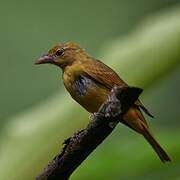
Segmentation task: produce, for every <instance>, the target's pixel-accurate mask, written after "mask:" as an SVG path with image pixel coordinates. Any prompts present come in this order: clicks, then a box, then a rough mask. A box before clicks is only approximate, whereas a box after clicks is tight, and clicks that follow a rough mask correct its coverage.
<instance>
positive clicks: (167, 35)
mask: <svg viewBox="0 0 180 180" xmlns="http://www.w3.org/2000/svg"><path fill="white" fill-rule="evenodd" d="M60 2H61V4H59V6H57V4H58V3H59V1H53V3H52V4H51V5H52V6H50V7H49V4H48V3H47V2H44V1H43V2H42V1H38V2H36V3H35V4H33V5H32V4H31V3H30V2H29V3H25V2H24V1H20V0H19V1H16V2H12V3H11V4H9V6H8V10H9V12H16V15H15V16H13V13H8V14H7V17H6V18H7V19H8V21H6V22H4V24H5V26H3V27H2V29H1V31H2V32H3V33H4V34H6V35H7V36H4V35H3V33H1V36H2V37H1V39H2V41H3V42H4V44H3V45H1V46H2V47H1V48H2V58H4V59H7V61H3V62H2V63H3V66H1V67H0V68H1V69H0V70H1V76H0V78H1V82H2V88H1V94H2V95H3V94H6V95H4V96H3V97H2V100H1V102H0V103H1V107H2V108H1V111H2V113H1V120H2V122H3V121H4V123H5V126H4V128H3V130H2V131H1V138H0V141H1V144H0V179H3V180H6V179H7V180H9V179H10V180H11V179H12V180H21V179H27V180H28V179H33V178H34V177H35V176H36V175H37V174H38V173H39V172H40V170H41V169H42V168H43V167H44V166H45V165H46V164H47V162H48V160H50V159H51V158H52V157H53V156H54V155H55V154H56V152H57V151H58V150H59V147H60V144H61V143H62V142H63V140H64V139H65V138H66V137H68V136H70V135H71V134H72V133H73V132H74V131H75V130H77V129H79V128H82V127H83V126H85V125H86V124H87V119H88V116H87V113H86V112H85V111H84V110H83V109H82V108H81V107H79V106H78V105H77V104H76V103H75V102H74V101H72V100H71V99H70V97H69V96H66V95H65V92H64V89H62V88H61V90H60V92H59V93H58V95H54V97H51V98H50V97H49V98H48V96H50V95H51V94H53V93H54V92H55V91H56V89H58V91H59V89H60V87H59V85H58V84H59V82H58V81H57V79H59V76H58V75H57V74H58V70H56V71H55V70H54V68H52V67H46V68H45V67H44V68H43V67H38V68H37V67H34V66H33V64H32V61H31V60H30V59H33V58H35V57H36V56H38V55H39V51H41V50H42V52H43V51H46V50H43V49H41V48H42V47H44V48H45V49H48V48H49V46H51V43H52V42H53V43H54V41H55V42H57V41H58V40H59V38H61V37H62V39H60V40H61V41H62V40H66V41H67V39H70V40H71V41H76V42H81V43H80V44H81V46H83V47H86V48H88V49H90V52H91V51H92V52H93V51H95V53H97V52H98V50H100V44H104V46H103V47H102V48H101V53H99V56H98V57H99V58H100V59H104V60H106V63H107V64H109V65H110V66H112V67H113V68H114V69H115V70H116V71H117V72H118V73H119V74H121V75H122V77H123V79H126V80H127V81H128V82H129V83H130V84H131V85H135V86H137V85H138V86H141V87H146V89H147V88H149V89H152V88H153V86H152V85H153V84H154V83H155V82H159V80H160V79H161V78H162V77H164V76H167V74H168V72H170V71H172V70H173V69H174V68H175V67H176V66H178V65H179V62H180V61H179V57H180V52H179V49H178V48H179V47H180V38H179V37H180V21H179V19H180V6H179V5H176V7H174V8H170V9H167V10H166V11H165V12H161V13H159V14H158V15H153V16H150V17H149V18H148V19H147V18H146V19H145V20H143V21H142V22H141V24H140V25H139V26H137V28H135V29H134V30H133V31H130V32H129V33H128V34H127V35H124V36H122V34H123V33H124V32H125V31H126V30H127V29H130V28H131V27H133V25H134V24H135V23H136V22H137V21H138V20H139V19H140V17H142V16H143V15H147V14H149V13H150V12H151V13H152V12H153V11H155V10H159V9H161V8H162V7H167V6H169V4H173V3H175V2H178V1H167V2H165V1H161V0H159V1H155V0H152V1H143V0H137V1H136V7H138V10H137V9H136V8H134V4H132V1H131V2H130V1H126V2H124V1H115V0H114V1H109V2H107V3H104V1H87V0H86V1H76V2H75V1H74V2H71V4H70V3H69V2H68V1H60ZM2 4H3V5H4V6H5V7H4V6H1V7H0V8H1V9H2V11H1V13H2V12H3V9H4V10H5V9H7V5H8V4H7V3H6V2H2ZM102 4H103V7H102ZM18 5H21V10H20V11H19V9H18ZM118 5H119V6H118ZM120 5H122V7H121V6H120ZM82 7H84V9H83V8H82ZM120 7H121V8H120ZM51 8H52V9H51ZM119 8H120V9H121V10H120V9H119ZM123 8H124V9H123ZM87 9H93V13H92V11H87ZM32 12H33V13H32ZM48 12H50V13H48ZM107 12H111V13H107ZM121 13H122V14H121ZM125 13H127V14H126V15H124V14H125ZM97 14H98V16H97ZM75 15H76V16H75ZM84 15H86V20H88V21H85V18H84ZM31 16H32V17H31ZM35 17H36V18H35ZM115 17H119V18H121V19H119V22H121V23H118V25H117V18H115ZM0 18H2V16H0ZM17 18H18V21H17ZM32 18H34V19H33V21H32ZM74 18H75V20H74ZM72 19H73V21H72ZM82 26H83V27H82ZM122 26H123V27H122ZM72 27H73V28H72ZM11 28H13V31H14V34H15V36H14V37H12V32H11V31H12V29H11ZM46 29H48V30H46ZM120 34H121V37H120V38H116V37H117V36H119V35H120ZM26 37H27V38H28V39H27V38H26ZM64 37H68V38H64ZM97 37H98V38H97ZM63 38H64V39H63ZM114 38H115V39H116V40H112V39H114ZM27 40H28V42H27ZM32 44H33V45H32ZM44 44H50V45H48V47H45V46H44ZM7 49H8V51H7ZM9 50H11V51H10V52H9ZM7 52H8V53H7ZM32 54H34V56H33V57H32ZM90 54H93V53H90ZM18 58H19V60H17V59H18ZM177 70H178V71H177V72H176V73H175V75H174V76H175V77H176V78H175V79H177V80H179V69H177ZM7 73H8V75H6V76H5V74H7ZM166 80H167V79H165V80H164V81H166ZM169 81H170V80H169ZM10 82H11V83H10ZM57 82H58V83H57ZM166 84H167V83H166ZM171 84H172V83H171ZM175 85H176V84H175ZM154 86H158V85H157V84H155V85H154ZM166 86H168V85H166ZM150 87H151V88H150ZM162 87H163V90H164V86H162ZM156 89H158V88H156ZM163 90H160V91H159V94H161V93H162V92H163ZM168 90H171V93H173V94H174V97H177V96H179V95H178V87H177V88H176V89H173V90H172V89H171V87H170V88H168ZM149 91H150V90H149ZM152 93H153V92H149V94H152ZM166 94H167V93H166ZM153 96H154V101H153V100H152V99H153ZM153 96H152V95H151V96H149V97H148V96H146V97H145V98H144V99H145V101H149V102H150V104H152V105H153V103H154V102H157V103H159V102H158V101H157V100H156V94H155V95H153ZM7 97H8V98H7ZM160 97H161V98H164V96H160ZM27 98H28V101H27ZM44 98H45V100H44V101H42V99H44ZM148 99H149V100H148ZM170 99H172V98H171V96H170V95H169V97H166V101H167V102H165V98H164V99H161V100H160V101H161V102H160V103H159V104H161V107H164V106H163V104H167V105H168V102H169V101H170ZM37 101H42V102H41V103H40V104H38V105H34V106H32V108H29V110H24V108H25V107H28V106H31V105H33V104H35V103H36V102H37ZM165 108H166V109H165V111H167V112H168V113H169V114H171V112H172V111H170V110H171V109H177V108H178V107H177V108H176V107H173V108H172V107H171V108H169V107H165ZM169 109H170V110H169ZM18 111H21V113H19V114H17V115H13V114H14V113H15V112H18ZM161 111H162V113H161V114H164V113H163V112H164V110H163V109H162V110H161ZM153 112H154V109H153ZM173 112H174V113H175V115H174V119H173V120H171V122H174V123H175V125H174V127H171V128H170V127H169V125H168V126H165V127H164V128H162V124H159V126H158V127H160V128H157V127H156V128H154V130H155V133H154V134H155V135H156V136H157V137H159V138H158V139H160V142H161V144H162V145H165V147H166V149H168V152H169V153H170V155H171V156H172V158H173V159H174V161H175V162H173V163H171V164H167V165H162V164H161V162H159V160H158V158H157V157H156V155H155V154H154V152H153V150H152V149H151V148H150V147H149V146H148V145H146V143H145V142H144V140H143V138H141V137H139V136H138V135H137V134H133V133H131V131H128V132H123V131H125V130H124V129H125V128H124V126H122V127H121V126H119V127H118V128H117V129H116V130H115V132H114V133H113V134H112V136H111V137H109V138H107V140H106V141H105V143H103V144H102V145H101V146H100V147H99V148H98V149H97V150H96V151H95V152H94V153H93V154H92V155H91V156H90V157H89V158H88V159H87V160H86V161H85V162H84V163H83V164H82V165H81V166H80V167H79V168H78V170H77V171H76V172H75V173H74V174H73V176H72V178H71V179H74V180H76V179H77V180H79V179H120V178H122V179H132V178H133V179H178V178H179V177H180V175H179V166H180V164H179V162H180V155H179V151H180V143H179V142H177V137H178V136H179V135H180V134H179V132H178V127H176V118H178V116H179V113H178V112H175V111H173ZM156 114H157V113H156ZM12 115H13V116H12ZM7 116H12V118H8V119H5V117H7ZM169 116H170V115H169ZM159 120H160V121H163V120H164V119H163V118H162V117H161V116H159V117H158V121H159ZM152 122H153V121H152ZM151 124H152V123H151ZM153 124H154V122H153ZM159 129H161V131H159ZM112 147H113V148H112ZM151 152H152V153H151Z"/></svg>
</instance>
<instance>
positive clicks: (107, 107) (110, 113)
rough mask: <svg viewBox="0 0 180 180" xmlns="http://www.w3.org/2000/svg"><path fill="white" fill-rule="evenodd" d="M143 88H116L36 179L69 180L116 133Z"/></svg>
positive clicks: (65, 142)
mask: <svg viewBox="0 0 180 180" xmlns="http://www.w3.org/2000/svg"><path fill="white" fill-rule="evenodd" d="M141 92H142V89H139V88H135V87H114V88H113V89H112V91H111V93H110V95H109V97H108V98H107V100H106V102H105V103H104V104H103V105H102V106H101V107H100V109H99V111H98V112H97V113H94V115H93V118H92V120H91V121H90V122H89V124H88V126H87V127H86V128H85V129H83V130H81V131H78V132H76V133H74V135H73V136H71V137H70V138H68V139H67V140H65V141H64V143H63V144H65V146H64V147H63V149H62V150H61V152H59V153H58V154H57V155H56V156H55V157H54V159H53V160H51V161H50V162H49V163H48V165H47V167H45V169H44V170H43V172H42V173H41V174H40V175H39V176H38V177H37V178H36V180H57V179H61V180H68V179H69V177H70V175H71V174H72V173H73V171H74V170H75V169H76V168H77V167H78V166H79V165H80V164H81V163H82V162H83V161H84V160H85V159H86V158H87V157H88V155H89V154H90V153H91V152H92V151H93V150H94V149H96V147H97V146H98V145H99V144H101V143H102V141H103V140H104V139H105V138H106V137H107V136H108V135H109V134H110V133H111V132H112V131H113V129H114V128H115V127H116V125H117V124H118V122H120V121H123V119H122V116H123V114H124V113H125V112H127V110H128V109H129V108H130V106H132V105H133V104H134V102H135V101H136V100H137V99H138V96H139V95H140V93H141Z"/></svg>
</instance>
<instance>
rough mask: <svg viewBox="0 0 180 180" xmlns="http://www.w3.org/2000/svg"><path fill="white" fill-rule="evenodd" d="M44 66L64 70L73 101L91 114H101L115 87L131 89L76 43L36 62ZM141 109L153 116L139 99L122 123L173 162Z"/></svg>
mask: <svg viewBox="0 0 180 180" xmlns="http://www.w3.org/2000/svg"><path fill="white" fill-rule="evenodd" d="M43 63H51V64H55V65H57V66H59V67H60V68H61V69H62V70H63V80H64V85H65V87H66V89H67V90H68V92H69V93H70V94H71V96H72V98H73V99H75V100H76V101H77V102H78V103H79V104H80V105H82V106H83V107H84V108H85V109H86V110H87V111H89V112H91V113H93V112H97V111H98V109H99V107H100V106H101V104H102V103H103V102H104V101H105V100H106V98H107V96H108V94H109V93H110V91H111V89H112V88H113V87H114V86H128V85H127V84H126V83H125V82H124V81H123V80H122V79H121V78H120V77H119V76H118V75H117V73H116V72H115V71H114V70H112V69H111V68H110V67H108V66H107V65H105V64H103V63H102V62H101V61H99V60H96V59H94V58H92V57H90V56H89V55H88V54H87V53H86V52H85V50H84V49H81V48H80V47H79V46H78V45H76V44H74V43H66V44H58V45H56V46H55V47H54V48H52V49H51V50H50V51H49V52H48V54H46V55H43V56H42V57H41V58H40V59H39V60H38V61H37V64H43ZM141 110H143V111H144V112H145V113H147V114H148V115H150V116H152V115H151V114H150V113H149V112H148V110H147V109H146V108H145V107H144V106H143V104H142V103H141V102H140V101H139V100H137V101H136V102H135V104H134V105H133V106H132V107H131V108H130V109H129V110H128V112H127V113H126V114H125V115H124V117H123V119H124V122H123V123H124V124H125V125H127V126H128V127H130V128H131V129H133V130H135V131H136V132H138V133H140V134H142V135H143V136H144V137H145V138H146V140H147V141H148V142H149V143H150V144H151V146H152V147H153V149H154V150H155V151H156V153H157V154H158V156H159V158H160V159H161V161H162V162H165V161H170V158H169V157H168V155H167V154H166V152H165V151H164V150H163V149H162V148H161V146H160V145H159V144H158V142H157V141H156V140H155V139H154V137H153V136H152V135H151V133H150V131H149V127H148V125H147V123H146V121H145V118H144V116H143V114H142V112H141Z"/></svg>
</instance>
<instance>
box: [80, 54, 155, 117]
mask: <svg viewBox="0 0 180 180" xmlns="http://www.w3.org/2000/svg"><path fill="white" fill-rule="evenodd" d="M89 59H90V60H89V61H86V63H85V64H84V65H83V71H84V72H85V73H86V74H87V75H88V76H90V77H91V78H92V79H94V80H95V81H97V82H98V83H100V84H102V85H103V86H105V87H106V88H108V89H109V90H111V89H112V88H113V87H114V86H128V85H127V84H126V83H125V82H124V81H123V80H122V79H121V78H120V77H119V76H118V74H117V73H116V72H115V71H114V70H113V69H111V68H110V67H108V66H107V65H105V64H104V63H102V62H101V61H99V60H97V59H93V58H92V57H91V58H89ZM135 105H136V106H138V109H139V111H140V109H141V110H143V111H144V112H145V113H146V114H147V115H149V116H150V117H153V115H152V114H151V113H150V112H149V111H148V110H147V109H146V108H145V106H144V105H143V104H142V103H141V102H140V100H137V101H136V102H135Z"/></svg>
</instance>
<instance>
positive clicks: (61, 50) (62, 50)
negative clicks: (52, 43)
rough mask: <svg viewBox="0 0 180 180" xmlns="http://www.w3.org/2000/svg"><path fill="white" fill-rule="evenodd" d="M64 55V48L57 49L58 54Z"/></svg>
mask: <svg viewBox="0 0 180 180" xmlns="http://www.w3.org/2000/svg"><path fill="white" fill-rule="evenodd" d="M63 55H64V48H61V49H59V50H57V51H56V56H63Z"/></svg>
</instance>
